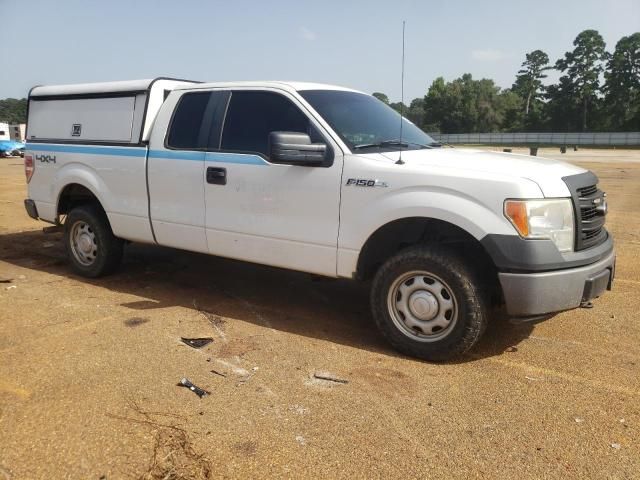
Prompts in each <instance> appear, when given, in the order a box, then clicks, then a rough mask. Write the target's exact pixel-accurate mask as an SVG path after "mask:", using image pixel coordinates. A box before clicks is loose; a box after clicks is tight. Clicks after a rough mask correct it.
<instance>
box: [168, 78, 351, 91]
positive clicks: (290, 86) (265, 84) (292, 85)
mask: <svg viewBox="0 0 640 480" xmlns="http://www.w3.org/2000/svg"><path fill="white" fill-rule="evenodd" d="M236 87H243V88H251V87H253V88H280V89H285V90H293V91H301V90H341V91H344V92H357V93H362V92H359V91H358V90H353V89H351V88H347V87H341V86H338V85H329V84H325V83H312V82H287V81H277V80H255V81H241V82H212V83H199V84H197V85H185V86H182V87H179V88H177V89H176V90H185V89H188V90H191V89H194V88H236Z"/></svg>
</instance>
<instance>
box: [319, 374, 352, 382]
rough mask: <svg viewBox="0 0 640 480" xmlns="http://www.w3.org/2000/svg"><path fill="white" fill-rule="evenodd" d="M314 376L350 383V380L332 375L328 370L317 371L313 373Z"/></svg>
mask: <svg viewBox="0 0 640 480" xmlns="http://www.w3.org/2000/svg"><path fill="white" fill-rule="evenodd" d="M313 378H316V379H318V380H326V381H327V382H335V383H343V384H347V383H349V380H344V379H342V378H338V377H336V376H334V375H332V374H331V373H326V372H316V373H314V374H313Z"/></svg>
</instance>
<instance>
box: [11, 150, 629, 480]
mask: <svg viewBox="0 0 640 480" xmlns="http://www.w3.org/2000/svg"><path fill="white" fill-rule="evenodd" d="M540 154H541V155H545V154H549V156H552V157H557V158H563V159H566V160H569V161H575V162H577V163H579V164H583V165H584V166H585V167H587V168H590V169H592V170H594V171H595V172H596V173H597V174H598V175H599V177H600V179H601V186H602V187H603V189H605V190H606V191H607V192H608V194H609V202H610V208H611V212H610V215H609V218H608V228H609V230H610V231H611V232H613V235H614V236H615V238H616V242H617V251H618V263H617V278H616V284H615V287H614V290H613V292H609V293H608V294H607V295H605V296H604V297H602V298H600V299H598V300H596V301H595V302H594V304H595V308H593V309H590V310H586V309H580V310H575V311H571V312H566V313H562V314H560V315H557V316H555V317H554V318H552V319H551V320H548V321H546V322H544V323H541V324H538V325H535V326H520V327H515V326H511V325H509V324H507V323H505V322H503V321H499V320H496V321H494V322H492V324H491V325H490V328H489V331H488V332H487V335H486V336H485V338H484V340H483V341H482V342H481V344H480V345H479V346H478V348H476V349H475V350H474V351H473V352H471V353H470V354H468V355H467V356H465V357H464V358H462V359H460V360H459V361H457V362H452V363H448V364H439V365H438V364H429V363H425V362H421V361H416V360H413V359H410V358H406V357H403V356H400V355H398V354H397V353H395V352H394V351H393V350H391V349H389V348H388V347H387V345H386V344H385V343H384V342H383V341H382V339H381V338H380V337H379V336H378V334H377V333H376V331H375V329H374V327H373V325H372V321H371V320H370V318H369V313H368V304H367V303H368V302H367V291H366V289H364V288H363V287H361V286H358V285H355V284H352V283H349V282H346V281H332V280H327V279H320V278H314V277H311V276H309V275H305V274H300V273H293V272H286V271H282V270H277V269H272V268H267V267H262V266H257V265H250V264H244V263H240V262H235V261H230V260H225V259H219V258H214V257H208V256H204V255H198V254H191V253H186V252H181V251H175V250H169V249H164V248H159V247H153V246H147V245H131V246H129V247H128V249H127V252H126V259H125V264H124V265H123V268H122V269H121V270H120V271H119V273H117V274H115V275H113V276H111V277H108V278H105V279H99V280H95V281H87V280H85V279H81V278H79V277H76V276H74V275H73V274H71V273H70V270H69V269H68V267H67V266H66V264H65V260H64V253H63V248H62V245H61V241H60V234H59V233H44V232H43V230H42V228H43V227H44V226H46V224H43V223H38V222H35V221H33V220H31V219H29V218H28V217H27V215H26V213H25V211H24V208H23V206H22V200H23V198H24V197H25V191H26V188H25V184H24V172H23V167H22V163H21V159H18V158H4V159H0V280H3V281H5V282H6V283H0V480H5V479H11V480H15V479H41V478H42V479H44V478H47V479H53V478H69V479H76V478H77V479H96V480H97V479H109V480H111V479H120V478H195V479H199V478H207V476H210V477H211V478H218V477H243V478H247V477H253V478H263V477H273V476H276V477H298V478H299V477H301V476H305V477H323V478H365V477H366V478H383V477H384V478H389V477H409V478H418V477H419V478H427V477H434V478H450V477H458V478H536V479H539V478H565V479H566V478H620V479H622V478H640V323H639V322H638V312H640V151H620V150H617V151H611V150H581V151H579V152H573V151H570V152H568V153H567V154H566V155H560V154H559V153H558V152H557V150H547V151H545V150H543V151H541V152H540ZM180 337H213V339H214V341H213V343H211V344H209V345H207V346H205V347H203V348H201V349H194V348H191V347H189V346H187V345H185V344H184V343H182V342H181V341H180ZM318 373H320V374H322V373H324V376H329V377H335V378H337V379H344V380H346V381H348V383H340V382H335V381H331V380H323V379H318V378H315V377H314V374H318ZM321 376H322V375H321ZM183 377H188V378H189V379H190V380H191V381H192V382H193V383H195V384H196V385H198V386H200V387H202V388H204V389H206V390H208V391H210V392H211V394H210V395H209V396H206V397H204V398H202V399H201V398H198V396H196V395H195V394H194V393H192V392H190V391H189V390H188V389H186V388H180V387H178V386H177V385H176V384H177V383H178V382H179V381H180V379H181V378H183Z"/></svg>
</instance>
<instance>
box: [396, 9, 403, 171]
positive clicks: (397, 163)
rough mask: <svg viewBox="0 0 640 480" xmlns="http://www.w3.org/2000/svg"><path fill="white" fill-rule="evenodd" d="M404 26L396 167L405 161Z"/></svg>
mask: <svg viewBox="0 0 640 480" xmlns="http://www.w3.org/2000/svg"><path fill="white" fill-rule="evenodd" d="M404 24H405V21H404V20H403V21H402V75H401V80H400V142H399V143H400V144H399V145H398V148H399V149H400V154H399V155H398V161H397V162H396V165H404V161H403V160H402V124H403V123H404Z"/></svg>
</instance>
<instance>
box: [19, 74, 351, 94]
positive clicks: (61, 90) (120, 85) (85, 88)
mask: <svg viewBox="0 0 640 480" xmlns="http://www.w3.org/2000/svg"><path fill="white" fill-rule="evenodd" d="M157 80H171V81H176V82H184V84H182V85H177V86H176V87H174V88H175V89H176V90H185V89H189V90H191V89H194V88H198V89H200V88H237V87H244V88H247V87H249V88H251V87H253V88H269V87H270V88H280V89H284V90H289V91H301V90H341V91H346V92H357V90H353V89H351V88H346V87H340V86H337V85H327V84H324V83H310V82H282V81H242V82H214V83H200V82H196V81H193V80H179V79H174V78H167V77H159V78H147V79H143V80H125V81H118V82H98V83H75V84H69V85H45V86H37V87H34V88H32V89H31V92H30V93H29V97H44V96H58V95H59V96H64V95H92V94H101V93H122V92H144V91H147V90H149V88H151V86H152V85H153V83H154V82H155V81H157ZM358 93H361V92H358Z"/></svg>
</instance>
